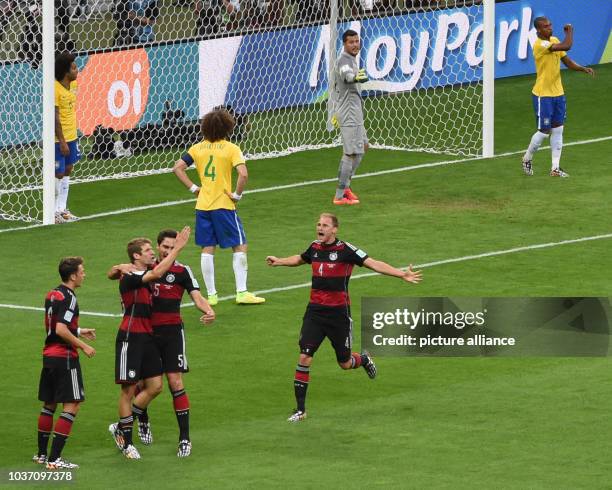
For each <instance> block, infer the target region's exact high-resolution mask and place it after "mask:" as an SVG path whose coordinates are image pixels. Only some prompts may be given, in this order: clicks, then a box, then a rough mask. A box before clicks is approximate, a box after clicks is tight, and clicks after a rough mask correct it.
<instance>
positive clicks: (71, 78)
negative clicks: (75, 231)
mask: <svg viewBox="0 0 612 490" xmlns="http://www.w3.org/2000/svg"><path fill="white" fill-rule="evenodd" d="M74 60H75V56H74V55H73V54H70V53H66V52H64V53H61V54H59V55H58V56H57V57H56V58H55V222H56V223H65V222H66V221H74V220H76V219H78V218H77V217H76V216H75V215H74V214H72V213H71V212H70V211H69V210H68V208H67V203H68V189H69V187H70V174H71V173H72V167H73V166H74V164H75V163H76V162H78V161H79V160H80V159H81V151H80V149H79V142H78V139H77V120H76V100H77V96H76V90H77V82H76V79H77V75H78V74H79V70H78V68H77V65H76V63H75V62H74Z"/></svg>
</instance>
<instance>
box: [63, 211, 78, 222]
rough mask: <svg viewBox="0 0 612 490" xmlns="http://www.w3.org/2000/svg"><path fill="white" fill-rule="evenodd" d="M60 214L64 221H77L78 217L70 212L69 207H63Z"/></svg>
mask: <svg viewBox="0 0 612 490" xmlns="http://www.w3.org/2000/svg"><path fill="white" fill-rule="evenodd" d="M60 214H61V216H62V218H64V221H65V222H70V221H78V219H79V218H78V217H77V216H75V215H74V214H72V213H71V212H70V210H69V209H64V210H63V211H62V212H61V213H60Z"/></svg>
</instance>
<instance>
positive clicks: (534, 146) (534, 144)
mask: <svg viewBox="0 0 612 490" xmlns="http://www.w3.org/2000/svg"><path fill="white" fill-rule="evenodd" d="M546 138H548V135H547V134H546V133H542V132H540V131H536V132H535V133H534V135H533V136H532V137H531V142H530V143H529V147H528V148H527V151H526V152H525V156H523V161H524V162H526V161H529V160H531V159H532V158H533V155H534V154H535V152H536V151H538V150H539V149H540V146H542V143H543V142H544V140H545V139H546Z"/></svg>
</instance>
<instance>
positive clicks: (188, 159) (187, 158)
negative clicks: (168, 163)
mask: <svg viewBox="0 0 612 490" xmlns="http://www.w3.org/2000/svg"><path fill="white" fill-rule="evenodd" d="M181 160H183V161H184V162H185V163H186V164H187V166H188V167H191V166H192V165H193V157H192V156H191V155H190V154H189V153H185V154H184V155H183V156H182V157H181Z"/></svg>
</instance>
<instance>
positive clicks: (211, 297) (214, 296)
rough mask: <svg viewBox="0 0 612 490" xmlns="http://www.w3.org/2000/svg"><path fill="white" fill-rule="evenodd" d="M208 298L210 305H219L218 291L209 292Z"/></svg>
mask: <svg viewBox="0 0 612 490" xmlns="http://www.w3.org/2000/svg"><path fill="white" fill-rule="evenodd" d="M207 299H208V304H209V305H210V306H217V303H218V302H219V295H218V294H216V293H215V294H209V295H208V298H207Z"/></svg>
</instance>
